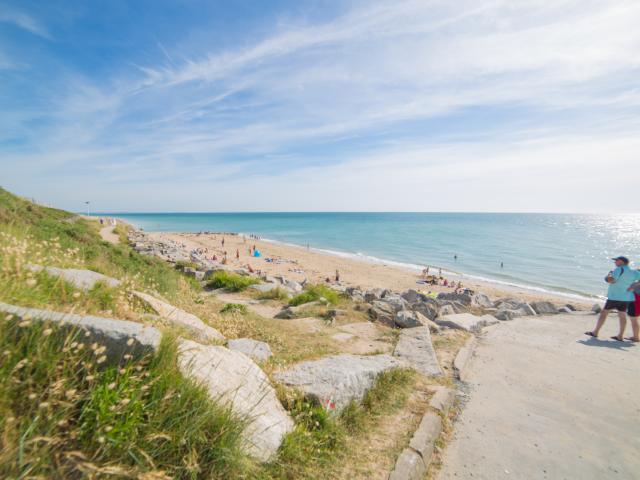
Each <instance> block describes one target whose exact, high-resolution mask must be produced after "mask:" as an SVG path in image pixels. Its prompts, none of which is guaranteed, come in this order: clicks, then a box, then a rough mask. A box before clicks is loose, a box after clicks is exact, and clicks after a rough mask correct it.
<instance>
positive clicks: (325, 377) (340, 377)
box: [275, 354, 406, 412]
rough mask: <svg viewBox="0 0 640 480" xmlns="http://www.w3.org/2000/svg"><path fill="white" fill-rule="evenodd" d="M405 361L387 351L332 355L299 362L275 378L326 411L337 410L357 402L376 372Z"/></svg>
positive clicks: (370, 383)
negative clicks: (368, 353)
mask: <svg viewBox="0 0 640 480" xmlns="http://www.w3.org/2000/svg"><path fill="white" fill-rule="evenodd" d="M405 366H406V364H405V363H404V362H403V361H401V360H399V359H397V358H394V357H392V356H390V355H349V354H342V355H333V356H330V357H324V358H321V359H320V360H311V361H307V362H302V363H299V364H297V365H295V366H293V367H292V368H291V369H289V370H285V371H283V372H279V373H276V375H275V378H276V380H277V381H279V382H281V383H283V384H285V385H287V386H289V387H295V388H298V389H300V390H302V391H303V392H304V394H305V395H306V396H307V397H309V398H310V399H312V400H313V401H316V402H318V403H319V404H320V405H323V406H324V407H325V408H326V409H327V410H330V411H337V412H339V411H341V410H342V409H343V408H344V407H346V406H347V405H348V404H349V402H351V401H356V402H359V401H361V400H362V398H363V397H364V396H365V394H366V393H367V392H368V391H369V389H370V388H371V387H372V386H373V384H374V382H375V380H376V378H377V376H378V375H379V374H381V373H382V372H385V371H387V370H391V369H394V368H399V367H405Z"/></svg>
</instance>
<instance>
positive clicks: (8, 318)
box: [4, 313, 13, 321]
mask: <svg viewBox="0 0 640 480" xmlns="http://www.w3.org/2000/svg"><path fill="white" fill-rule="evenodd" d="M4 319H5V320H6V321H9V320H13V315H12V314H11V313H10V314H9V315H7V316H6V317H4Z"/></svg>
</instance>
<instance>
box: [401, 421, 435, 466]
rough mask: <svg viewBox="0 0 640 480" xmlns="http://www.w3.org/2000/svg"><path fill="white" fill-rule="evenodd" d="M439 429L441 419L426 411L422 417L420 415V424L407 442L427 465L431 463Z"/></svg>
mask: <svg viewBox="0 0 640 480" xmlns="http://www.w3.org/2000/svg"><path fill="white" fill-rule="evenodd" d="M441 431H442V420H441V419H440V416H439V415H437V414H435V413H431V412H427V413H426V414H425V415H424V417H422V421H421V422H420V425H419V426H418V428H417V430H416V431H415V432H414V433H413V437H411V441H410V442H409V446H410V447H411V448H413V449H414V450H415V451H416V452H418V453H419V454H420V456H421V457H422V461H423V462H424V464H425V466H427V467H428V466H429V464H430V463H431V455H432V454H433V448H434V446H435V442H436V440H437V439H438V437H439V436H440V432H441Z"/></svg>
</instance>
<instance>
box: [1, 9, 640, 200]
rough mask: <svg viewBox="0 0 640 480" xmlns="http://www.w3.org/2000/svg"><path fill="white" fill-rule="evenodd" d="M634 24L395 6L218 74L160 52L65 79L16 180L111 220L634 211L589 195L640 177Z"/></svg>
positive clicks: (327, 26)
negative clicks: (220, 214) (97, 204)
mask: <svg viewBox="0 0 640 480" xmlns="http://www.w3.org/2000/svg"><path fill="white" fill-rule="evenodd" d="M2 18H3V17H2V13H0V20H1V19H2ZM5 20H6V19H5ZM9 21H13V22H14V23H16V24H18V21H21V22H22V24H23V25H21V26H22V28H26V29H29V28H31V29H36V30H37V28H39V27H37V26H36V27H34V26H33V25H37V24H33V23H31V24H29V22H26V23H25V21H24V19H22V20H20V19H18V20H16V17H15V16H14V17H12V20H9ZM638 24H640V3H638V2H637V1H628V0H615V1H610V2H599V1H591V0H582V1H578V0H559V1H557V2H553V3H549V2H546V1H542V0H523V1H519V2H513V1H506V0H505V1H500V0H495V1H484V2H477V1H472V0H462V1H460V2H453V3H452V2H448V1H444V0H442V1H440V0H435V1H424V0H420V1H412V0H410V1H402V2H400V1H393V2H392V1H383V2H377V3H375V4H373V3H372V2H363V3H361V4H360V5H359V6H358V7H356V8H355V9H354V10H352V11H350V12H348V13H346V14H345V15H343V16H340V17H338V18H336V19H334V20H333V21H330V22H327V23H324V24H315V25H314V24H302V23H300V24H298V25H296V24H295V22H288V23H287V25H286V26H279V27H277V29H276V31H274V32H273V34H272V35H271V36H269V37H267V38H265V39H263V40H261V41H257V42H255V43H254V44H252V45H249V46H245V47H243V48H233V49H229V50H225V51H212V52H211V53H209V54H208V55H205V56H204V57H198V56H195V55H193V54H191V52H189V51H176V50H175V49H173V48H171V45H168V44H167V43H166V42H164V41H163V42H162V43H159V42H154V45H153V48H156V49H157V50H158V51H159V54H161V58H160V59H159V61H158V65H153V64H142V65H137V66H132V67H131V68H130V69H127V70H124V71H118V73H117V74H116V75H115V76H114V78H111V79H109V80H108V81H106V82H105V81H103V80H100V79H90V78H86V77H80V76H77V77H75V78H71V79H68V80H69V81H66V82H65V84H66V90H64V91H63V92H62V93H61V95H60V97H59V98H57V99H55V98H52V99H50V101H48V102H47V103H46V104H43V105H41V109H40V110H39V111H37V112H36V113H35V114H34V116H37V117H38V118H46V119H47V120H48V122H46V123H47V125H50V126H47V127H46V128H37V129H32V130H30V136H31V146H32V147H34V150H36V151H35V152H34V151H30V152H28V153H21V152H11V153H10V154H9V155H5V158H10V159H11V161H12V162H13V163H14V165H13V167H12V169H11V170H6V172H7V175H8V174H9V173H8V172H14V177H12V178H13V181H14V182H15V183H16V184H17V185H24V186H25V188H31V187H29V185H30V183H28V182H22V181H21V180H18V179H17V178H16V176H18V175H26V174H27V173H28V174H29V175H31V178H33V176H38V175H45V176H51V177H55V176H56V175H60V176H63V177H64V178H67V179H68V180H66V181H65V185H64V187H61V186H60V184H55V183H53V184H47V185H41V184H39V186H40V187H41V188H42V190H41V191H43V192H50V195H51V196H52V197H56V198H65V199H67V200H68V201H71V196H72V195H73V194H74V192H76V191H75V190H74V189H68V191H65V192H62V190H63V189H65V190H66V189H67V187H68V186H70V185H74V186H75V187H76V188H77V192H80V191H82V192H83V195H85V196H86V195H88V194H92V195H95V196H102V198H103V199H104V202H105V203H107V201H110V202H111V203H110V205H105V209H111V208H120V209H178V210H179V209H186V210H195V209H204V210H207V209H214V210H220V209H222V210H233V209H236V208H238V209H248V210H255V209H259V208H266V209H287V210H291V209H294V210H295V209H316V210H317V209H347V210H357V209H364V210H471V209H480V210H505V209H508V210H518V209H520V210H581V211H584V210H600V209H611V210H614V209H617V208H624V207H622V206H621V205H626V203H623V202H616V201H615V200H612V199H611V198H609V197H607V198H602V199H600V198H597V197H594V195H593V194H592V192H591V189H595V188H599V187H600V185H599V184H600V182H602V177H603V175H602V169H603V168H604V167H603V165H604V164H605V162H608V163H607V164H608V165H610V166H613V167H612V168H615V169H617V170H620V171H623V172H625V173H628V174H629V176H630V178H632V177H633V176H634V175H635V176H636V177H640V171H639V169H638V167H636V166H635V164H634V163H633V162H631V158H632V157H633V155H634V152H636V151H637V147H638V146H639V145H638V144H637V141H635V140H634V138H638V137H639V135H640V121H639V120H638V118H639V117H638V115H637V113H638V109H639V108H640V94H639V92H640V90H639V89H638V87H637V78H638V73H640V57H638V55H637V52H639V51H640V29H638V28H637V25H638ZM24 25H27V26H24ZM29 25H30V27H29ZM30 31H34V33H36V31H35V30H30ZM45 33H46V32H45ZM183 58H187V59H190V60H186V61H180V60H178V59H183ZM474 109H478V110H479V111H480V112H481V113H480V114H477V115H476V116H474V115H472V114H471V113H467V112H469V111H473V110H474ZM509 109H512V110H513V111H511V112H509V113H505V114H504V115H506V117H505V118H500V116H499V115H497V114H496V111H499V112H501V111H503V110H505V111H506V110H509ZM481 115H484V117H483V116H481ZM29 120H31V119H29V118H27V119H25V120H24V124H25V125H30V124H31V123H34V122H29ZM440 124H443V125H446V127H440ZM22 128H24V129H30V128H31V127H28V126H24V127H22ZM439 129H441V130H444V132H438V130H439ZM634 149H635V150H634ZM317 164H320V165H321V166H320V167H318V166H313V165H317ZM25 178H26V177H25ZM167 179H170V180H167ZM165 181H167V182H168V184H165V183H164V182H165ZM625 181H626V180H625ZM73 182H77V183H73ZM168 185H169V186H170V188H169V187H168ZM603 189H604V191H606V192H613V191H614V190H613V189H612V188H610V186H609V184H607V185H605V186H604V187H603ZM100 192H102V193H100ZM105 192H106V193H108V194H109V195H114V192H118V196H120V195H121V198H122V200H121V202H122V203H119V202H120V200H116V199H115V198H112V199H111V200H108V197H105ZM242 192H256V195H255V196H254V195H250V196H247V195H244V194H243V193H242ZM380 192H388V194H387V195H380ZM623 195H626V191H625V192H624V193H623ZM119 198H120V197H119ZM256 198H260V202H259V203H257V204H256V203H255V202H256ZM292 198H294V199H295V200H296V203H295V204H291V199H292ZM628 198H629V199H630V198H631V197H628ZM204 199H207V200H204ZM246 199H249V201H251V202H253V204H246V203H244V202H245V201H246ZM67 200H65V201H67ZM625 200H626V198H625ZM126 202H129V205H130V206H128V207H127V206H126V205H125V203H126ZM629 203H631V202H629ZM252 205H253V206H252ZM68 206H69V207H71V206H70V205H68ZM634 208H635V207H634Z"/></svg>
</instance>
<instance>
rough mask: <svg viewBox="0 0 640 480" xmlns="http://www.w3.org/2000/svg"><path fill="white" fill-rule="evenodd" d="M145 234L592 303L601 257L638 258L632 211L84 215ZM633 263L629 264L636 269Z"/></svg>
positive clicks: (639, 241) (639, 240)
mask: <svg viewBox="0 0 640 480" xmlns="http://www.w3.org/2000/svg"><path fill="white" fill-rule="evenodd" d="M92 215H93V216H115V217H119V218H122V219H123V220H125V221H127V222H130V223H132V224H133V225H135V226H136V227H139V228H143V229H144V230H147V231H172V232H199V231H215V232H234V233H241V234H255V235H259V236H261V237H263V239H265V240H271V241H276V242H282V243H289V244H293V245H299V246H307V245H309V247H310V248H313V249H316V250H321V251H324V252H326V253H329V254H333V255H342V256H347V257H351V258H359V259H362V260H365V261H373V262H382V263H389V264H395V265H397V266H402V267H406V268H413V269H416V270H418V269H421V268H423V267H424V266H427V265H429V266H432V267H435V268H442V269H444V270H446V271H450V272H456V273H459V274H462V275H464V276H467V277H469V278H475V279H479V280H486V281H490V282H494V283H499V284H507V285H514V286H520V287H526V288H530V289H534V290H538V291H547V292H552V293H559V294H564V295H568V296H574V295H575V296H581V297H602V296H603V295H604V294H605V293H606V284H605V283H604V281H603V278H604V276H605V275H606V273H607V272H608V271H609V270H611V267H612V262H611V260H610V259H611V257H613V256H617V255H626V256H628V257H629V258H630V259H631V260H632V262H633V261H634V260H635V261H636V262H637V261H638V260H640V214H613V215H612V214H563V213H444V212H443V213H436V212H429V213H415V212H378V213H376V212H339V213H337V212H277V213H275V212H263V213H250V212H242V213H131V212H130V213H123V212H118V213H113V212H109V213H106V212H105V213H93V214H92ZM636 266H637V263H636Z"/></svg>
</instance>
